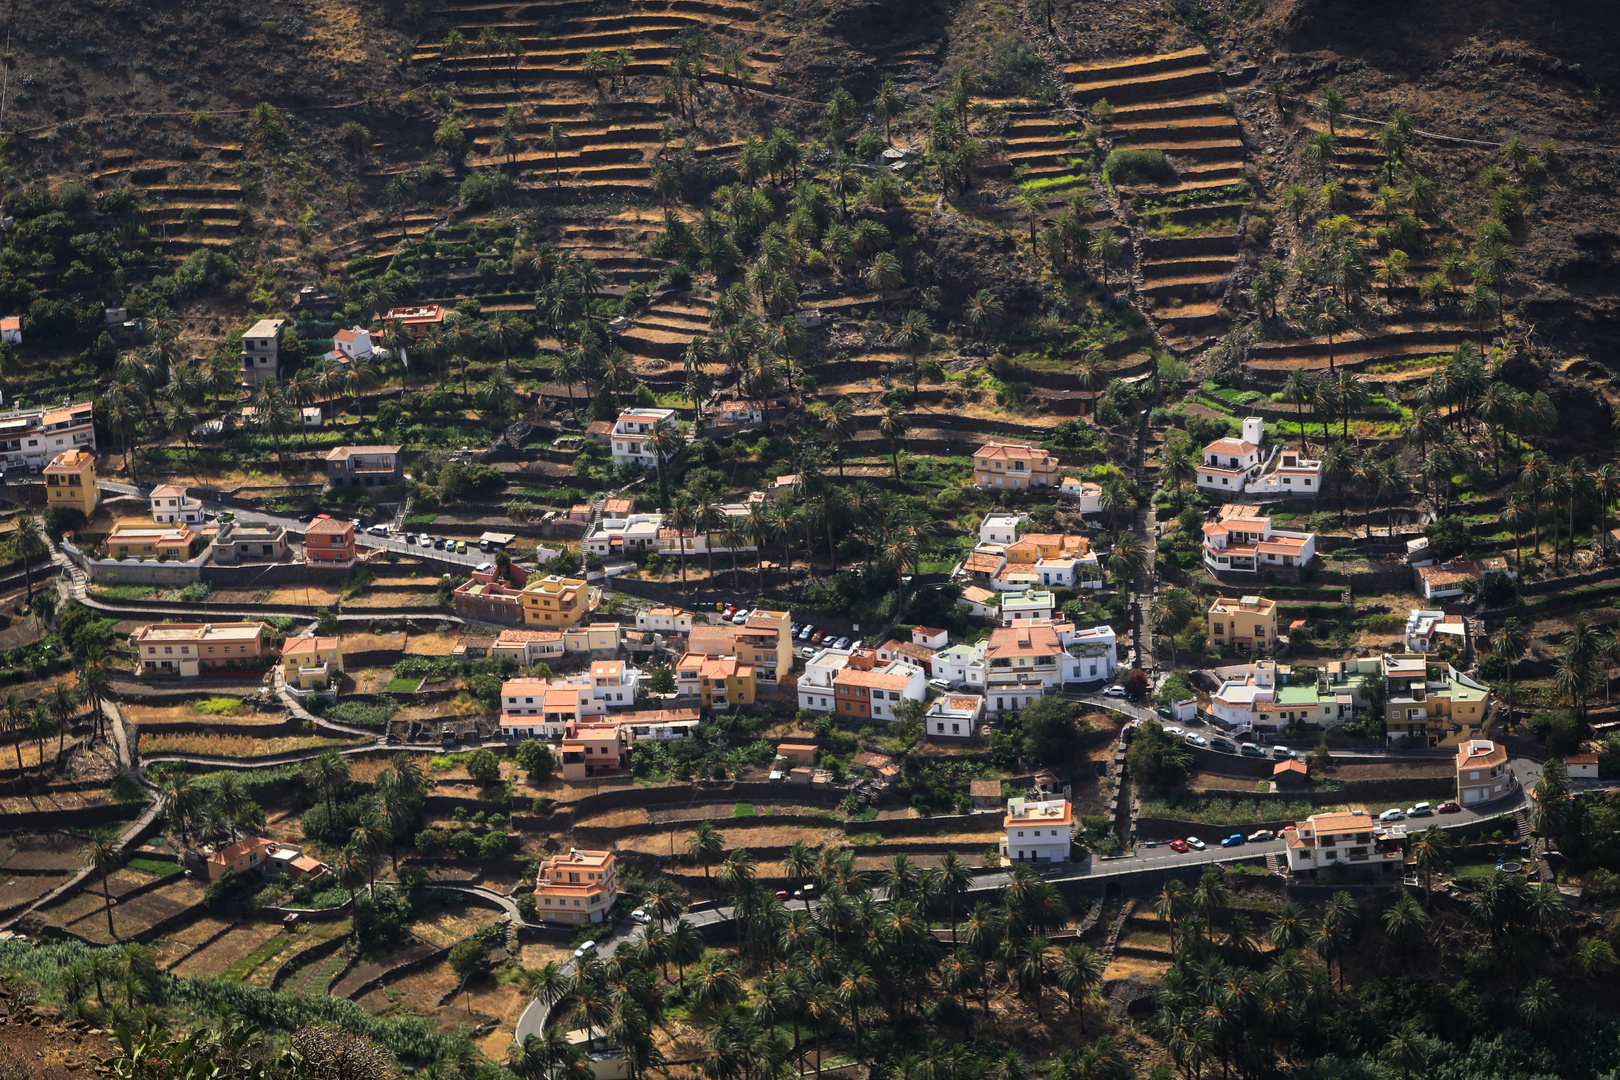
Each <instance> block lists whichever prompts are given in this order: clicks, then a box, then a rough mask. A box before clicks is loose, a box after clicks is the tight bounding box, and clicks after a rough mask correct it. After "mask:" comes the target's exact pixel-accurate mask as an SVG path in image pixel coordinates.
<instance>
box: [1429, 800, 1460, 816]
mask: <svg viewBox="0 0 1620 1080" xmlns="http://www.w3.org/2000/svg"><path fill="white" fill-rule="evenodd" d="M1435 810H1437V811H1439V812H1440V813H1442V814H1457V813H1461V812H1462V807H1461V806H1460V805H1458V804H1457V803H1454V802H1443V803H1441V804H1440V805H1439V806H1437V807H1435Z"/></svg>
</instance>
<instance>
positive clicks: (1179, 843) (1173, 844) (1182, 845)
mask: <svg viewBox="0 0 1620 1080" xmlns="http://www.w3.org/2000/svg"><path fill="white" fill-rule="evenodd" d="M1170 850H1171V851H1174V852H1176V853H1177V854H1180V855H1185V854H1186V853H1187V852H1189V851H1191V850H1192V849H1191V848H1189V847H1188V846H1187V841H1185V840H1172V841H1170Z"/></svg>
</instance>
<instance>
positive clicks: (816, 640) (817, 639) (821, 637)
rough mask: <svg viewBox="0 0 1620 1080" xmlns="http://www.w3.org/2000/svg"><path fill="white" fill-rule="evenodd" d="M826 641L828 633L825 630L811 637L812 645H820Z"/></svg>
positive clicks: (818, 631)
mask: <svg viewBox="0 0 1620 1080" xmlns="http://www.w3.org/2000/svg"><path fill="white" fill-rule="evenodd" d="M826 639H827V632H826V631H825V630H817V631H816V632H815V633H814V634H812V635H810V644H812V645H820V644H821V643H822V642H823V641H825V640H826Z"/></svg>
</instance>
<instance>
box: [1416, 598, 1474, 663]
mask: <svg viewBox="0 0 1620 1080" xmlns="http://www.w3.org/2000/svg"><path fill="white" fill-rule="evenodd" d="M1465 640H1466V630H1465V628H1464V627H1463V621H1462V617H1461V616H1458V617H1457V618H1455V619H1448V618H1447V616H1446V613H1445V612H1443V611H1430V610H1423V609H1420V608H1413V609H1412V610H1411V612H1410V613H1408V614H1407V616H1406V648H1407V651H1408V652H1422V653H1427V652H1435V651H1436V650H1438V649H1439V648H1440V646H1441V645H1446V644H1450V645H1452V646H1454V647H1455V648H1458V649H1460V648H1462V646H1463V642H1464V641H1465Z"/></svg>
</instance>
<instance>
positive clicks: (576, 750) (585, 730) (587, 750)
mask: <svg viewBox="0 0 1620 1080" xmlns="http://www.w3.org/2000/svg"><path fill="white" fill-rule="evenodd" d="M558 757H559V758H560V759H561V765H562V778H563V781H564V783H570V784H576V783H579V782H580V781H582V780H605V779H610V778H612V777H619V776H627V775H629V773H630V732H629V731H628V730H626V729H625V728H623V727H622V726H621V725H619V724H618V723H616V722H613V721H609V720H603V721H601V722H594V723H593V722H591V721H574V722H572V723H570V724H569V725H568V727H567V730H566V731H564V732H563V739H562V746H561V748H560V753H559V754H558Z"/></svg>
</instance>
